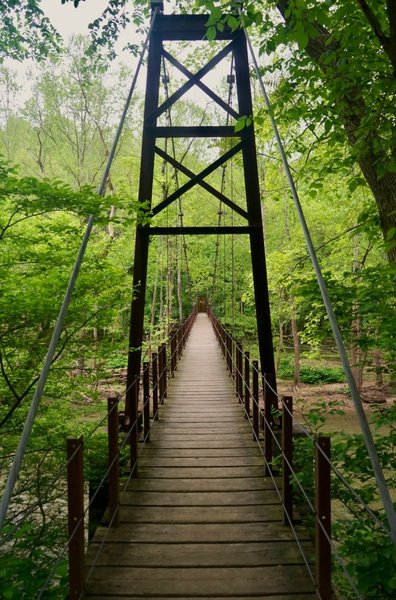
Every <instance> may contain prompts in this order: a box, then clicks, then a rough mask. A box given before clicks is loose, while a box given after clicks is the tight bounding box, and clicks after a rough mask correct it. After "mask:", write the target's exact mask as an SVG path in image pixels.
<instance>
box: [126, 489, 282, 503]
mask: <svg viewBox="0 0 396 600" xmlns="http://www.w3.org/2000/svg"><path fill="white" fill-rule="evenodd" d="M122 502H123V504H124V505H127V506H162V507H164V506H175V507H176V506H201V507H205V506H212V507H214V506H249V505H253V506H254V505H256V504H258V505H263V503H265V504H278V503H279V498H278V495H277V494H276V492H275V491H274V490H267V491H266V492H265V494H263V493H261V491H249V492H246V491H243V492H207V491H205V492H199V491H198V492H196V491H182V492H174V491H170V492H169V491H168V492H166V491H162V490H160V491H156V492H153V491H134V492H129V491H127V492H125V494H124V496H123V499H122Z"/></svg>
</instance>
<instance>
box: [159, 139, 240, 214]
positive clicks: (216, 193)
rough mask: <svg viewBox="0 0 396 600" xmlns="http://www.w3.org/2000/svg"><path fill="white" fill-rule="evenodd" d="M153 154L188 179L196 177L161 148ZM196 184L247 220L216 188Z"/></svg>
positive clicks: (205, 183)
mask: <svg viewBox="0 0 396 600" xmlns="http://www.w3.org/2000/svg"><path fill="white" fill-rule="evenodd" d="M155 152H156V154H158V156H160V157H161V158H163V159H164V160H166V161H167V162H169V163H170V164H171V165H172V167H174V168H175V169H178V170H179V171H180V172H181V173H184V175H187V177H190V179H194V178H195V177H196V175H195V173H193V172H192V171H190V169H187V167H185V166H184V165H183V164H182V163H180V162H179V161H178V160H176V159H175V158H172V156H169V154H167V153H166V152H164V151H163V150H161V148H158V147H157V146H156V147H155ZM197 184H198V185H200V186H201V187H202V188H203V189H204V190H206V191H207V192H209V193H210V194H212V196H215V197H216V198H218V199H219V200H220V201H221V202H223V204H225V205H226V206H228V207H229V208H231V209H232V210H233V211H235V212H236V213H238V214H239V215H241V217H243V218H244V219H247V218H248V214H247V212H246V211H245V210H243V208H241V207H240V206H238V204H235V202H233V201H232V200H230V199H229V198H227V196H225V195H224V194H222V193H221V192H219V191H218V190H216V188H214V187H213V186H211V185H210V183H207V182H206V181H204V180H202V181H197Z"/></svg>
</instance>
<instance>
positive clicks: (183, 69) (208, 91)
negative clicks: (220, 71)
mask: <svg viewBox="0 0 396 600" xmlns="http://www.w3.org/2000/svg"><path fill="white" fill-rule="evenodd" d="M162 55H163V56H164V57H165V58H166V59H167V60H168V61H169V62H170V63H172V65H173V66H174V67H176V68H177V69H179V71H180V72H181V73H183V75H185V76H186V77H188V78H189V79H192V78H193V77H194V74H193V73H191V71H189V70H188V69H186V67H185V66H184V65H182V64H181V63H180V62H179V61H178V60H177V59H176V58H175V57H174V56H172V54H169V52H167V51H166V50H163V51H162ZM195 85H196V86H197V87H199V88H200V89H201V90H202V91H203V92H205V94H206V95H207V96H209V98H212V100H214V101H215V102H216V103H217V104H218V105H219V106H220V107H221V108H223V109H224V110H225V111H226V112H228V114H230V115H231V116H232V117H234V119H237V120H238V119H239V117H240V115H239V113H237V112H236V110H234V109H233V108H232V107H231V106H229V105H228V104H227V103H226V102H224V100H223V99H222V98H220V96H218V95H217V94H215V92H213V90H211V89H210V88H209V87H208V86H207V85H205V84H204V83H203V81H201V80H200V79H199V80H198V81H196V82H195Z"/></svg>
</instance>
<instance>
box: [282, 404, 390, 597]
mask: <svg viewBox="0 0 396 600" xmlns="http://www.w3.org/2000/svg"><path fill="white" fill-rule="evenodd" d="M334 411H335V412H336V414H340V409H339V407H337V404H336V403H332V405H331V406H330V408H329V405H328V404H326V403H318V404H317V405H315V406H313V407H311V409H310V410H308V411H307V412H306V413H305V414H304V417H305V419H306V422H307V423H308V424H309V426H310V429H311V432H312V433H317V432H318V431H319V430H320V429H321V428H322V427H323V425H324V423H325V422H326V416H327V415H328V414H331V413H332V412H334ZM372 421H373V427H374V430H375V434H374V440H375V443H376V447H377V450H378V453H379V457H380V460H381V464H382V467H383V469H384V471H385V473H386V474H387V483H388V485H389V488H390V490H391V492H392V491H393V490H395V489H396V478H395V468H394V467H395V464H396V408H395V406H392V407H389V408H385V409H381V408H378V409H377V411H376V412H375V413H374V414H373V417H372ZM331 439H332V443H331V457H332V463H333V464H334V465H335V467H336V468H337V470H338V471H339V472H341V473H342V475H343V477H344V478H345V479H346V480H347V482H348V484H349V485H350V486H351V487H352V488H353V489H354V490H355V491H356V492H357V494H358V496H360V498H362V499H363V501H364V502H365V503H366V504H368V505H369V506H370V508H371V510H372V512H373V513H374V514H375V515H376V517H377V518H378V520H379V521H380V522H382V523H383V524H384V526H385V528H387V527H388V524H387V521H386V518H385V514H384V511H383V509H380V508H378V506H379V505H380V501H379V497H378V490H377V487H376V483H375V479H374V476H373V472H372V467H371V462H370V460H369V457H368V453H367V449H366V447H365V444H364V441H363V437H362V435H360V434H355V435H351V434H346V433H340V432H337V433H334V434H333V435H332V438H331ZM294 464H295V469H296V471H297V473H298V479H299V481H300V483H301V484H302V486H303V487H304V490H305V491H306V493H307V494H308V497H309V498H311V501H313V498H314V468H313V444H312V442H311V440H310V439H308V438H306V437H298V438H297V439H296V440H295V462H294ZM293 487H294V490H295V498H296V500H297V503H298V506H299V510H300V511H301V513H302V514H303V515H304V519H305V520H306V522H307V524H308V526H309V527H313V518H312V515H310V514H309V512H308V511H307V510H306V505H305V500H304V499H303V498H302V497H301V496H300V489H299V486H298V485H297V484H296V482H295V481H294V484H293ZM332 499H333V500H332V507H333V510H334V511H335V512H334V514H333V517H332V521H333V523H332V537H333V539H334V541H335V544H336V546H337V552H338V554H339V555H340V556H341V557H343V559H344V561H345V564H346V568H347V570H348V572H349V574H350V575H351V577H352V579H353V581H354V582H355V585H356V586H357V588H358V590H359V591H360V593H361V594H362V595H363V597H364V598H365V599H367V600H374V599H376V598H381V599H382V598H383V599H384V600H385V599H387V598H389V599H390V598H394V594H395V590H396V578H395V577H394V575H393V572H394V566H395V565H396V548H395V545H394V543H393V542H392V540H391V539H390V538H389V536H388V535H387V534H386V533H385V532H384V530H383V529H382V528H381V527H379V525H378V524H377V523H376V522H375V521H374V520H373V519H372V518H371V517H370V516H369V515H368V514H367V512H366V510H365V509H364V507H363V505H362V504H361V502H360V500H359V499H358V497H357V496H356V495H355V494H352V493H351V492H350V490H349V489H348V488H347V487H346V486H345V485H344V483H343V482H342V481H341V480H340V479H339V478H338V477H336V475H335V474H333V477H332ZM392 567H393V568H392ZM334 583H335V586H336V590H337V592H338V594H339V595H341V596H342V598H346V599H349V598H355V593H354V591H353V589H352V587H351V584H350V582H349V581H348V580H347V579H345V575H344V573H343V569H342V567H341V566H340V565H339V563H338V561H337V560H334Z"/></svg>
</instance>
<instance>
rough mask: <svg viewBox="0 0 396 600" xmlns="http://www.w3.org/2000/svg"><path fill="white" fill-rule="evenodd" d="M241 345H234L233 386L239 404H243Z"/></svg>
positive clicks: (237, 343) (238, 343)
mask: <svg viewBox="0 0 396 600" xmlns="http://www.w3.org/2000/svg"><path fill="white" fill-rule="evenodd" d="M242 356H243V352H242V344H241V343H240V342H236V343H235V371H236V373H235V385H236V393H237V396H238V400H239V402H243V373H242V364H243V361H242Z"/></svg>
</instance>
